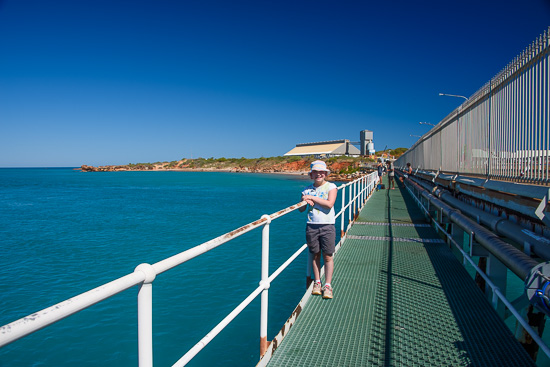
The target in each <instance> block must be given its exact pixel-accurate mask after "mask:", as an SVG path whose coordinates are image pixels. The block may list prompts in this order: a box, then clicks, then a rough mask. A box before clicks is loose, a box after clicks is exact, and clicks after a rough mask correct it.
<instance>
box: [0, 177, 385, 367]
mask: <svg viewBox="0 0 550 367" xmlns="http://www.w3.org/2000/svg"><path fill="white" fill-rule="evenodd" d="M377 178H378V176H377V175H376V173H372V174H369V175H367V176H362V177H360V178H358V179H356V180H355V181H352V182H348V183H346V184H342V185H341V186H339V187H338V190H339V191H340V190H341V191H342V201H343V205H342V208H341V209H340V211H339V212H338V214H337V215H336V218H339V217H340V218H341V220H342V227H343V223H344V222H343V221H344V214H345V211H346V210H348V211H350V210H351V208H352V207H354V208H355V210H356V211H359V210H360V208H361V207H362V205H363V204H364V201H365V200H364V199H365V198H366V197H367V196H368V195H370V193H372V190H373V188H374V183H375V182H376V181H377ZM358 186H359V187H358ZM346 188H348V192H349V194H348V195H347V200H346ZM352 189H353V194H352ZM305 205H307V203H306V202H305V201H303V202H300V203H298V204H295V205H292V206H290V207H287V208H285V209H282V210H279V211H277V212H275V213H273V214H271V215H264V216H262V217H261V218H260V219H258V220H256V221H254V222H251V223H249V224H246V225H244V226H242V227H239V228H237V229H235V230H233V231H231V232H228V233H226V234H223V235H221V236H219V237H216V238H214V239H212V240H210V241H207V242H204V243H202V244H200V245H198V246H195V247H193V248H191V249H188V250H186V251H183V252H181V253H178V254H176V255H174V256H171V257H168V258H166V259H164V260H161V261H159V262H157V263H154V264H152V265H150V264H140V265H138V266H137V267H136V268H135V270H134V272H133V273H130V274H127V275H125V276H123V277H121V278H118V279H115V280H113V281H111V282H108V283H106V284H103V285H101V286H99V287H96V288H94V289H91V290H89V291H87V292H84V293H81V294H79V295H77V296H75V297H72V298H69V299H67V300H65V301H63V302H60V303H57V304H55V305H53V306H50V307H48V308H45V309H43V310H41V311H38V312H35V313H33V314H31V315H28V316H26V317H23V318H21V319H18V320H15V321H13V322H11V323H9V324H6V325H4V326H2V327H0V347H3V346H5V345H7V344H9V343H11V342H14V341H16V340H18V339H20V338H22V337H24V336H26V335H29V334H31V333H33V332H35V331H38V330H40V329H42V328H44V327H47V326H48V325H51V324H53V323H55V322H57V321H60V320H62V319H64V318H66V317H68V316H70V315H73V314H75V313H77V312H79V311H82V310H84V309H86V308H88V307H90V306H92V305H94V304H96V303H98V302H101V301H104V300H106V299H108V298H110V297H112V296H114V295H116V294H118V293H120V292H123V291H125V290H127V289H129V288H132V287H134V286H136V285H140V284H141V286H142V288H141V289H140V292H139V294H138V330H139V335H138V337H139V363H140V366H152V311H151V310H152V307H151V305H152V291H151V288H150V286H151V285H152V283H153V281H154V279H155V278H156V276H157V275H159V274H161V273H163V272H165V271H167V270H169V269H172V268H174V267H176V266H178V265H181V264H183V263H185V262H187V261H189V260H191V259H193V258H195V257H197V256H200V255H202V254H204V253H206V252H208V251H210V250H212V249H214V248H216V247H218V246H221V245H222V244H225V243H227V242H229V241H232V240H234V239H236V238H238V237H240V236H242V235H243V234H245V233H248V232H250V231H252V230H254V229H257V228H260V227H264V228H265V227H266V226H268V225H269V223H270V222H271V221H272V220H274V219H277V218H280V217H282V216H284V215H286V214H289V213H291V212H293V211H294V210H296V209H298V208H301V207H303V206H305ZM350 213H351V211H350ZM351 218H352V216H351V214H350V221H351ZM349 225H350V224H349ZM349 225H348V228H349ZM263 241H264V240H263ZM263 241H262V242H263ZM306 248H307V245H305V244H304V245H302V246H301V247H300V248H299V249H298V250H297V251H296V252H295V253H294V254H293V255H292V256H290V257H289V258H288V259H287V260H286V261H285V262H284V263H283V264H282V265H281V266H280V267H279V268H278V269H277V270H276V271H275V272H274V273H273V274H271V275H270V276H269V277H268V278H267V279H266V280H262V281H261V282H260V285H259V286H258V287H257V288H256V289H254V290H253V291H252V293H250V295H249V296H248V297H247V298H246V299H245V300H243V301H242V302H241V303H240V304H239V306H237V307H236V308H235V309H234V310H233V311H232V312H231V313H229V314H228V315H227V316H226V317H225V318H224V319H223V320H222V321H221V322H220V323H219V324H218V325H217V326H216V327H215V328H214V329H212V330H211V331H210V332H209V333H208V334H207V335H206V336H205V337H203V338H202V339H201V341H199V343H197V344H196V345H195V346H194V347H193V348H191V349H190V350H189V351H188V352H187V353H186V354H185V355H184V356H183V357H182V358H180V360H178V361H177V362H176V364H175V365H177V366H183V365H185V364H186V363H187V362H188V361H189V360H191V359H192V358H193V357H194V356H195V355H196V354H197V353H198V352H199V351H200V350H201V349H202V348H204V347H205V346H206V345H207V344H208V343H209V342H210V341H211V340H212V339H213V338H214V337H215V336H216V335H217V334H218V333H219V332H220V331H221V330H223V329H224V328H225V327H226V326H227V325H228V324H229V323H230V322H231V321H232V320H233V319H234V318H235V317H236V316H237V315H238V314H239V313H240V312H241V311H242V310H243V309H245V308H246V307H247V306H248V305H249V304H250V303H251V302H252V300H254V299H255V298H256V297H257V296H258V295H260V294H261V293H263V292H265V291H267V289H268V288H269V285H270V283H271V282H272V281H273V280H274V279H275V278H276V277H277V276H278V275H280V274H281V272H282V271H283V270H284V269H286V268H287V267H288V266H289V265H290V264H291V263H292V262H293V261H295V260H296V258H297V257H298V256H299V255H300V254H301V253H302V252H303V251H304V250H305V249H306Z"/></svg>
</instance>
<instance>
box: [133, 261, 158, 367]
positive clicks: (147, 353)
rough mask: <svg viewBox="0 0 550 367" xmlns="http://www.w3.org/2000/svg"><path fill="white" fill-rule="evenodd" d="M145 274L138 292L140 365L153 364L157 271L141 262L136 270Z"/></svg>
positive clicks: (145, 366) (147, 365)
mask: <svg viewBox="0 0 550 367" xmlns="http://www.w3.org/2000/svg"><path fill="white" fill-rule="evenodd" d="M138 271H139V272H142V273H144V274H145V280H144V281H143V283H142V284H141V287H140V288H139V292H138V356H139V367H152V366H153V284H152V283H153V280H155V277H156V275H157V274H156V272H155V269H153V266H152V265H150V264H140V265H138V266H137V267H136V269H135V270H134V272H138Z"/></svg>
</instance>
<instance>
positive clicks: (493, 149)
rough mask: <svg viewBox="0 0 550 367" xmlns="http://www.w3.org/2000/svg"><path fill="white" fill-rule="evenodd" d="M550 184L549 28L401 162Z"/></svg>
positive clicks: (420, 140)
mask: <svg viewBox="0 0 550 367" xmlns="http://www.w3.org/2000/svg"><path fill="white" fill-rule="evenodd" d="M407 162H410V163H411V165H412V167H413V168H420V169H423V170H430V171H434V172H436V171H443V172H449V173H459V174H460V173H462V174H473V175H481V176H485V177H487V178H489V177H490V178H493V179H501V180H509V181H516V182H534V183H541V184H548V183H550V28H548V30H547V31H545V32H544V33H543V34H542V35H541V36H540V37H538V38H537V39H536V40H535V41H534V42H533V43H532V44H531V45H529V46H528V47H527V48H526V49H525V50H524V51H523V52H522V53H521V54H520V55H518V56H517V57H516V58H515V59H514V60H512V61H511V62H510V63H509V64H508V65H507V66H506V67H505V68H504V69H503V70H502V71H501V72H499V73H498V74H497V75H496V76H495V77H493V78H492V79H491V80H489V82H487V83H486V84H485V85H484V86H483V87H481V88H480V89H479V90H478V91H477V92H476V93H474V94H473V95H472V96H471V97H470V98H469V99H467V100H466V101H465V102H464V103H462V104H461V105H460V106H459V107H458V108H456V109H455V110H454V111H453V112H451V113H450V114H449V115H448V116H447V117H445V118H444V119H443V120H441V121H440V122H439V123H438V124H437V125H436V126H435V127H433V128H432V129H431V130H430V131H429V132H428V133H426V134H424V135H423V136H422V137H421V138H420V139H419V140H418V141H417V142H416V143H415V144H413V146H412V147H411V148H410V149H409V150H408V151H407V152H406V153H405V154H403V155H402V156H401V157H400V158H399V159H398V160H397V162H396V166H400V167H404V166H405V164H406V163H407Z"/></svg>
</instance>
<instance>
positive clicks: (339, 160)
mask: <svg viewBox="0 0 550 367" xmlns="http://www.w3.org/2000/svg"><path fill="white" fill-rule="evenodd" d="M314 160H315V159H313V158H311V159H302V158H298V157H272V158H255V159H249V158H218V159H215V158H209V159H204V158H197V159H181V160H178V161H172V162H156V163H136V164H127V165H108V166H97V167H94V166H88V165H82V166H81V167H80V170H81V171H82V172H117V171H195V172H197V171H198V172H201V171H203V172H249V173H286V174H296V175H306V174H307V173H308V172H309V166H310V164H311V162H312V161H314ZM325 161H326V162H327V165H328V167H329V169H330V170H331V175H330V179H331V180H335V181H348V180H352V179H354V178H356V177H359V176H360V175H362V174H363V173H365V172H366V171H370V169H368V167H370V166H371V164H372V159H369V158H351V157H334V158H329V159H326V160H325Z"/></svg>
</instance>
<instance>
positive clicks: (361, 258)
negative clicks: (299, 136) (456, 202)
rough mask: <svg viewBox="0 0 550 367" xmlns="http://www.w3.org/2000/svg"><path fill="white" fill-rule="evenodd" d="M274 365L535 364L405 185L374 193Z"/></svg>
mask: <svg viewBox="0 0 550 367" xmlns="http://www.w3.org/2000/svg"><path fill="white" fill-rule="evenodd" d="M334 261H335V272H334V278H333V281H332V285H333V288H334V298H333V299H332V300H325V299H322V298H321V297H320V296H311V297H310V298H309V300H308V301H307V303H306V305H305V307H304V309H303V310H302V312H301V314H300V316H299V317H298V319H297V320H296V322H295V324H294V325H293V326H292V327H291V328H290V330H289V331H288V333H287V335H286V337H285V339H284V340H283V341H282V343H281V344H280V345H279V346H278V347H277V348H276V350H274V351H273V355H272V357H271V360H270V362H269V363H268V366H270V367H275V366H499V367H500V366H513V367H518V366H534V365H535V364H534V362H533V361H532V359H531V358H530V357H529V356H528V355H527V353H526V352H525V351H524V349H523V347H522V346H521V345H520V344H519V343H518V342H517V341H516V339H515V338H514V336H513V335H512V333H511V332H510V330H509V329H508V328H507V327H506V325H505V324H504V322H503V321H502V320H501V319H500V318H499V317H498V315H497V314H496V313H495V312H494V310H493V309H492V307H491V305H490V303H489V302H488V301H487V300H486V298H485V296H484V295H483V294H482V292H481V291H480V290H479V289H478V288H477V287H476V285H475V283H474V281H473V279H471V277H470V276H469V275H468V273H467V272H466V270H465V269H464V267H463V266H462V265H461V264H460V262H459V261H458V260H457V259H456V258H455V257H454V255H453V254H452V253H451V250H450V249H449V247H448V246H447V245H446V244H445V243H444V242H443V240H441V238H440V237H439V236H438V235H437V233H436V232H435V230H434V229H433V228H431V227H430V226H429V225H428V224H426V221H425V219H424V216H423V214H422V213H421V211H420V209H419V208H418V207H417V206H416V204H415V202H414V200H413V199H412V198H411V197H410V196H409V194H408V193H407V192H406V190H405V189H404V188H403V187H402V185H401V184H400V186H399V187H396V189H395V190H381V191H377V192H375V193H374V194H373V195H372V197H371V198H370V200H369V201H368V203H367V204H366V206H365V208H364V209H363V210H362V212H361V213H360V215H359V217H358V219H357V220H356V222H355V224H354V225H353V226H352V227H351V229H350V230H349V231H348V233H347V239H346V241H345V243H344V244H343V246H342V247H341V248H340V250H339V251H338V252H337V253H336V254H335V258H334Z"/></svg>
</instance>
